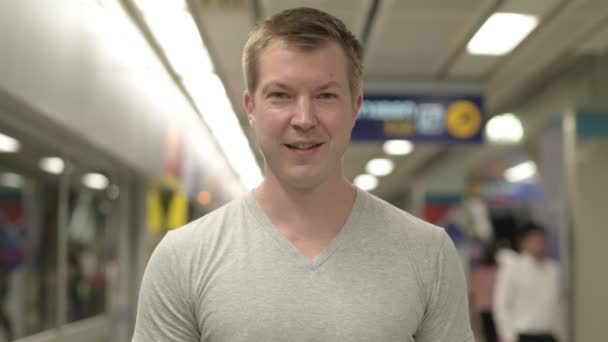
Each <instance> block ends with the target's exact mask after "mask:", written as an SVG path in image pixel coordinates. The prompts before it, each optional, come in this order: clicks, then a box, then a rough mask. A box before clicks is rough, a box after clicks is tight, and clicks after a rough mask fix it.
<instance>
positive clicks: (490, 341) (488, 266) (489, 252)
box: [469, 246, 498, 342]
mask: <svg viewBox="0 0 608 342" xmlns="http://www.w3.org/2000/svg"><path fill="white" fill-rule="evenodd" d="M495 253H496V248H495V247H494V246H487V247H485V248H484V250H483V253H482V256H481V259H480V260H479V263H478V264H477V265H475V266H474V267H473V268H472V270H471V275H470V280H469V283H470V292H471V294H470V296H471V306H472V307H473V309H474V313H475V314H477V315H479V319H480V320H481V328H482V333H483V336H484V340H485V342H497V341H498V338H497V335H496V326H495V325H494V316H493V314H492V302H493V300H494V286H495V283H496V272H497V265H496V257H495Z"/></svg>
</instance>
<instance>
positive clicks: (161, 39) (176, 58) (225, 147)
mask: <svg viewBox="0 0 608 342" xmlns="http://www.w3.org/2000/svg"><path fill="white" fill-rule="evenodd" d="M136 5H137V6H138V7H139V9H140V10H141V12H142V13H143V15H144V19H145V21H146V25H147V26H148V28H149V29H150V31H151V32H152V34H153V36H154V39H155V40H156V42H157V43H158V44H159V45H160V46H161V48H162V50H163V53H164V54H165V56H166V57H167V59H168V60H169V64H170V65H171V68H172V69H173V70H174V71H175V72H176V73H177V74H178V75H179V76H180V77H181V81H182V84H183V85H184V87H185V88H186V91H187V92H188V94H189V95H190V97H191V98H192V99H193V100H194V103H195V106H196V109H197V110H198V112H200V113H201V116H202V117H203V121H204V122H205V124H206V126H207V127H208V128H209V131H210V132H211V134H213V136H214V137H215V140H216V141H217V143H218V144H219V145H220V149H221V151H222V153H223V154H224V156H225V157H226V160H227V162H228V163H229V164H230V166H231V167H232V169H233V170H234V171H235V172H236V173H237V175H238V176H239V177H240V179H241V181H242V183H243V184H244V185H245V187H246V188H247V189H253V188H254V187H256V186H257V185H259V183H260V182H261V181H262V172H261V170H260V167H259V165H258V163H257V161H256V159H255V155H254V153H253V151H252V149H251V147H250V145H249V141H248V140H247V137H246V135H245V133H244V132H243V129H242V128H241V125H240V123H239V121H238V119H237V116H236V114H235V113H234V110H233V108H232V104H231V103H230V100H229V99H228V95H227V94H226V90H225V89H224V85H223V84H222V81H221V80H220V78H219V77H218V76H217V75H216V74H215V72H214V67H213V63H212V61H211V58H210V57H209V53H208V51H207V48H206V46H205V44H204V42H203V40H202V38H201V36H200V33H199V31H198V29H197V27H196V23H195V22H194V20H193V18H192V16H191V15H190V13H189V12H188V9H187V5H186V2H185V1H184V0H171V1H158V0H137V1H136ZM228 137H230V138H229V139H228Z"/></svg>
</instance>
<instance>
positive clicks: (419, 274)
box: [133, 190, 474, 342]
mask: <svg viewBox="0 0 608 342" xmlns="http://www.w3.org/2000/svg"><path fill="white" fill-rule="evenodd" d="M133 341H135V342H151V341H192V342H194V341H205V342H216V341H229V342H241V341H349V342H350V341H404V342H405V341H416V342H422V341H423V342H443V341H449V342H473V341H474V339H473V334H472V332H471V328H470V324H469V312H468V305H467V297H466V286H465V278H464V274H463V271H462V267H461V265H460V261H459V258H458V255H457V254H456V250H455V248H454V245H453V244H452V242H451V241H450V240H449V238H448V236H447V235H446V234H445V232H444V230H443V229H441V228H437V227H434V226H432V225H430V224H428V223H426V222H424V221H422V220H419V219H417V218H415V217H413V216H412V215H410V214H407V213H405V212H404V211H402V210H399V209H397V208H395V207H393V206H391V205H390V204H388V203H386V202H384V201H382V200H380V199H379V198H377V197H374V196H372V195H371V194H368V193H366V192H364V191H361V190H357V196H356V200H355V204H354V207H353V209H352V211H351V213H350V215H349V217H348V219H347V221H346V223H345V225H344V227H343V228H342V230H341V231H340V233H339V234H338V235H337V236H336V238H335V239H334V240H333V241H332V242H331V243H330V245H329V246H328V247H327V248H326V249H325V250H323V251H322V252H321V254H320V255H318V256H317V257H316V258H315V259H309V258H307V257H306V256H304V255H303V254H302V253H301V252H300V251H299V250H298V249H297V248H296V247H295V246H294V245H293V244H292V243H291V242H289V241H288V240H287V239H286V238H285V237H283V235H282V234H281V233H280V232H279V231H278V230H277V229H276V228H275V227H273V225H272V223H271V222H270V219H269V218H268V217H267V216H266V214H265V213H264V211H263V210H262V208H261V207H260V206H259V205H258V203H257V202H256V200H255V198H254V196H253V192H251V193H249V194H248V195H246V196H245V197H243V198H242V199H240V200H236V201H233V202H231V203H229V204H227V205H225V206H223V207H222V208H220V209H217V210H215V211H214V212H212V213H210V214H208V215H206V216H204V217H202V218H200V219H198V220H196V221H194V222H192V223H190V224H188V225H186V226H185V227H183V228H180V229H178V230H175V231H172V232H170V233H168V234H167V235H166V237H165V238H164V239H163V240H162V241H161V243H160V244H159V245H158V247H157V248H156V250H155V251H154V253H153V255H152V257H151V259H150V261H149V262H148V266H147V268H146V271H145V274H144V277H143V281H142V285H141V290H140V295H139V307H138V312H137V321H136V324H135V335H134V337H133Z"/></svg>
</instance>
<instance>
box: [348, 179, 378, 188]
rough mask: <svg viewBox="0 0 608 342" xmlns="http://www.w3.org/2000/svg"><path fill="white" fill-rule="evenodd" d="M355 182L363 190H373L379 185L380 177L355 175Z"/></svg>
mask: <svg viewBox="0 0 608 342" xmlns="http://www.w3.org/2000/svg"><path fill="white" fill-rule="evenodd" d="M353 183H355V185H356V186H357V187H358V188H359V189H361V190H365V191H371V190H374V189H375V188H376V187H377V186H378V178H376V177H375V176H372V175H359V176H357V177H355V180H354V181H353Z"/></svg>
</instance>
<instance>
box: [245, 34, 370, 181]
mask: <svg viewBox="0 0 608 342" xmlns="http://www.w3.org/2000/svg"><path fill="white" fill-rule="evenodd" d="M257 67H258V81H257V82H258V83H257V87H256V91H255V93H254V94H250V93H249V92H245V96H244V101H245V107H246V108H247V112H248V117H249V121H250V123H251V125H252V126H253V128H254V129H255V132H256V136H257V139H258V143H259V144H260V148H261V150H262V154H263V155H264V159H265V162H266V163H265V173H266V178H269V177H272V178H275V179H276V180H278V181H279V182H281V183H282V184H284V185H289V186H291V187H295V188H298V189H310V188H313V187H316V186H318V185H320V184H323V183H324V182H328V181H332V180H336V179H339V178H341V177H342V167H341V159H342V155H343V154H344V151H345V150H346V147H347V146H348V144H349V141H350V133H351V130H352V128H353V126H354V123H355V120H356V117H357V113H358V111H359V107H360V105H361V96H360V95H358V96H356V98H355V99H353V96H352V94H351V93H350V87H349V83H348V75H347V62H346V57H345V56H344V53H343V51H342V49H341V48H340V46H339V45H338V44H337V43H334V42H330V43H327V44H326V45H325V46H322V47H319V48H317V49H313V50H302V49H300V48H298V47H294V46H289V45H287V44H286V43H284V42H283V41H273V42H271V43H270V44H269V45H268V46H267V47H266V49H265V50H264V51H263V52H262V54H261V55H260V58H259V61H258V66H257Z"/></svg>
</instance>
